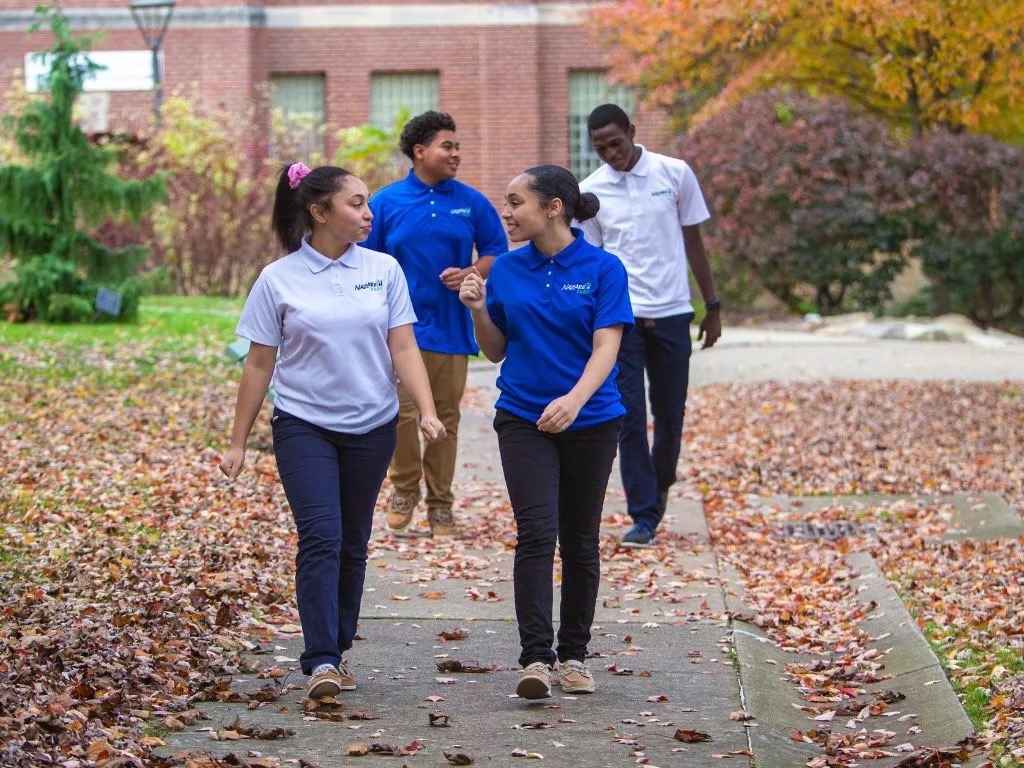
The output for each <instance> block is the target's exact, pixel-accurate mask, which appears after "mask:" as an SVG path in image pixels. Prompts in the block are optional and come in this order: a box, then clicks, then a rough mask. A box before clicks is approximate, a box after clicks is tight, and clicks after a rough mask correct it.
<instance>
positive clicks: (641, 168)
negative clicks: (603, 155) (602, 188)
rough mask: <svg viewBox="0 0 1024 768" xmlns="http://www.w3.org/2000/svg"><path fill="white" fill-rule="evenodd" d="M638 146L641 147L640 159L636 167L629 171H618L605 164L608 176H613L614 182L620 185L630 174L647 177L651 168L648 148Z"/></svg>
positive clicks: (641, 145)
mask: <svg viewBox="0 0 1024 768" xmlns="http://www.w3.org/2000/svg"><path fill="white" fill-rule="evenodd" d="M636 146H638V147H640V159H639V160H637V161H636V165H634V166H633V167H632V168H630V169H629V170H628V171H617V170H615V169H614V168H612V167H611V166H610V165H608V164H607V163H606V164H605V166H606V167H607V168H608V175H609V176H611V178H612V181H614V182H616V183H618V182H620V181H622V180H623V179H624V178H626V176H627V175H628V174H633V175H634V176H646V175H647V174H648V172H649V171H650V168H651V164H650V162H649V160H648V152H647V147H645V146H644V145H643V144H636Z"/></svg>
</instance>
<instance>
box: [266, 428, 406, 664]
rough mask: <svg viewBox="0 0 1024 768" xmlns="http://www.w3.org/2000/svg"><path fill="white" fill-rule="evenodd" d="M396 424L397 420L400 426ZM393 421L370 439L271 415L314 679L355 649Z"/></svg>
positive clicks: (391, 445) (390, 450) (306, 661)
mask: <svg viewBox="0 0 1024 768" xmlns="http://www.w3.org/2000/svg"><path fill="white" fill-rule="evenodd" d="M396 421H397V420H396ZM396 421H391V422H389V423H388V424H385V425H384V426H381V427H378V428H377V429H374V430H372V431H370V432H368V433H366V434H365V435H349V434H343V433H340V432H331V431H330V430H327V429H322V428H321V427H317V426H315V425H313V424H310V423H309V422H306V421H303V420H302V419H299V418H296V417H295V416H292V415H290V414H287V413H285V412H284V411H281V410H277V409H275V410H274V415H273V418H272V419H271V424H272V426H273V432H274V455H275V456H276V457H277V471H278V473H279V474H280V476H281V484H282V485H283V486H284V493H285V496H287V497H288V505H289V506H290V507H291V510H292V518H293V519H294V520H295V528H296V530H297V532H298V536H299V548H298V553H297V554H296V556H295V595H296V598H297V600H298V604H299V619H300V620H301V622H302V635H303V640H304V641H305V650H304V651H303V653H302V656H301V657H300V658H299V663H300V665H301V666H302V671H303V672H305V673H306V674H307V675H308V674H310V673H311V672H312V671H313V670H314V669H315V668H316V667H317V666H318V665H320V664H337V663H338V662H339V661H341V657H342V655H343V654H344V653H345V651H347V650H348V649H349V648H351V647H352V640H353V638H354V637H355V634H356V625H357V624H358V623H359V605H360V602H361V600H362V597H363V580H364V577H365V575H366V547H367V544H368V543H369V541H370V529H371V527H372V525H373V508H374V505H375V504H376V503H377V494H378V493H379V492H380V487H381V484H382V483H383V482H384V475H385V474H386V473H387V470H388V464H389V463H390V461H391V454H392V453H394V450H395V435H396Z"/></svg>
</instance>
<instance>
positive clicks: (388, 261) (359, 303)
mask: <svg viewBox="0 0 1024 768" xmlns="http://www.w3.org/2000/svg"><path fill="white" fill-rule="evenodd" d="M415 322H416V315H415V313H414V312H413V308H412V302H411V301H410V299H409V288H408V286H407V285H406V282H405V275H404V274H403V273H402V269H401V267H399V266H398V262H397V261H395V260H394V259H393V258H392V257H391V256H388V255H387V254H384V253H378V252H377V251H371V250H369V249H367V248H363V247H361V246H359V245H355V244H353V245H352V246H350V247H349V249H348V250H347V251H345V253H343V254H342V255H341V257H340V258H338V259H328V258H327V257H326V256H324V255H323V254H321V253H319V252H318V251H316V250H314V249H313V248H312V247H311V246H310V245H309V241H308V239H304V240H303V242H302V245H301V246H300V248H299V250H297V251H295V252H294V253H290V254H288V255H287V256H285V257H283V258H281V259H278V260H277V261H275V262H273V263H272V264H268V265H267V266H266V267H264V269H263V271H262V272H261V273H260V276H259V277H258V278H257V279H256V283H255V284H254V285H253V287H252V290H251V291H250V292H249V297H248V298H247V299H246V301H245V307H244V308H243V309H242V317H241V319H240V320H239V321H238V327H237V328H236V330H235V333H237V334H238V335H239V336H241V337H242V338H245V339H249V341H253V342H256V343H257V344H266V345H267V346H271V347H279V349H280V354H279V357H278V360H277V367H276V368H275V369H274V390H275V391H276V393H277V396H276V399H275V401H274V402H275V405H276V406H277V407H278V408H280V409H281V410H282V411H285V412H286V413H289V414H291V415H292V416H296V417H298V418H300V419H303V420H304V421H308V422H310V423H311V424H316V425H317V426H319V427H323V428H325V429H329V430H332V431H334V432H345V433H349V434H365V433H366V432H369V431H370V430H372V429H375V428H376V427H379V426H381V425H383V424H386V423H387V422H388V421H390V420H391V419H393V418H394V417H395V415H396V414H397V413H398V395H397V393H396V389H395V386H396V384H395V370H394V365H393V364H392V361H391V353H390V352H389V350H388V346H387V338H388V331H389V330H390V329H392V328H394V327H396V326H399V325H408V324H410V323H415Z"/></svg>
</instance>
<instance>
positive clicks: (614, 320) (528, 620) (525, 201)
mask: <svg viewBox="0 0 1024 768" xmlns="http://www.w3.org/2000/svg"><path fill="white" fill-rule="evenodd" d="M599 206H600V204H599V202H598V199H597V198H596V197H595V196H594V195H591V194H584V195H581V194H580V189H579V185H578V184H577V183H576V178H575V177H574V176H573V175H572V174H571V173H570V172H569V171H567V170H566V169H565V168H561V167H559V166H554V165H543V166H538V167H536V168H530V169H529V170H527V171H525V172H524V173H522V174H521V175H519V176H517V177H516V178H514V179H513V180H512V181H511V183H509V185H508V189H507V190H506V193H505V205H504V209H503V211H502V220H503V221H504V224H505V229H506V230H507V231H508V234H509V239H510V240H513V241H518V242H523V241H527V240H528V241H529V243H528V244H527V245H525V246H524V247H522V248H519V249H517V250H514V251H510V252H509V253H506V254H504V255H502V256H499V257H498V258H497V259H496V260H495V261H494V264H493V266H492V267H491V273H490V276H489V277H488V279H487V283H486V289H485V287H484V281H483V279H482V278H481V277H480V275H479V274H470V275H469V276H467V277H466V278H465V280H464V281H463V283H462V286H461V288H460V291H459V298H460V299H461V300H462V302H463V303H464V304H465V305H466V306H468V307H469V309H470V311H471V313H472V317H473V327H474V332H475V334H476V340H477V343H478V344H479V345H480V349H481V350H482V351H483V353H484V354H485V355H486V356H487V358H488V359H489V360H492V361H494V362H498V361H504V363H503V364H502V367H501V373H500V375H499V376H498V382H497V383H498V389H499V390H500V391H501V394H500V396H499V397H498V401H497V403H496V404H495V407H496V409H497V415H496V416H495V419H494V429H495V431H496V432H497V433H498V446H499V449H500V453H501V464H502V469H503V471H504V474H505V483H506V485H507V486H508V495H509V500H510V501H511V503H512V510H513V513H514V514H515V519H516V532H517V535H516V552H515V561H514V566H513V581H514V585H515V603H516V619H517V621H518V623H519V640H520V645H521V646H522V650H521V652H520V656H519V663H520V664H521V665H522V667H523V671H522V672H521V673H520V676H519V681H518V684H517V687H516V693H518V694H519V695H520V696H522V697H523V698H527V699H539V698H546V697H548V696H550V695H551V676H552V672H553V670H552V667H553V665H554V664H555V662H556V661H557V662H558V670H557V675H558V678H559V681H560V683H561V686H562V691H563V692H564V693H592V692H593V691H594V688H595V686H594V679H593V677H592V676H591V674H590V670H589V669H588V668H587V665H586V658H587V644H588V643H589V642H590V627H591V624H592V623H593V619H594V609H595V606H596V603H597V591H598V584H599V582H600V578H601V567H600V552H599V535H600V527H601V512H602V509H603V507H604V494H605V489H606V487H607V485H608V475H609V473H610V472H611V467H612V460H613V459H614V458H615V450H616V436H617V433H618V429H619V422H620V421H621V419H622V415H623V414H624V413H625V408H624V407H623V405H622V401H621V398H620V396H619V391H618V389H617V388H616V385H615V359H616V355H617V353H618V349H619V341H620V340H621V338H622V333H623V329H625V328H628V327H629V326H630V325H631V324H632V322H633V311H632V308H631V307H630V303H629V293H628V290H627V287H626V270H625V268H624V267H623V266H622V263H621V262H620V261H619V260H618V259H617V258H615V257H614V256H613V255H612V254H610V253H608V252H607V251H603V250H601V249H600V248H597V247H595V246H593V245H590V244H589V243H588V242H587V241H586V240H584V239H583V234H582V232H580V230H578V229H573V228H570V226H569V222H570V221H572V219H573V218H574V217H575V218H576V219H577V220H579V221H583V220H586V219H588V218H590V217H592V216H593V215H594V214H595V213H596V212H597V210H598V208H599ZM556 541H557V543H558V549H559V553H560V555H561V559H562V599H561V607H560V623H559V625H558V637H557V646H556V647H554V648H553V647H552V646H553V645H554V643H555V639H556V638H555V634H554V631H553V627H552V615H551V614H552V604H553V591H554V590H553V586H552V581H553V571H554V555H555V544H556Z"/></svg>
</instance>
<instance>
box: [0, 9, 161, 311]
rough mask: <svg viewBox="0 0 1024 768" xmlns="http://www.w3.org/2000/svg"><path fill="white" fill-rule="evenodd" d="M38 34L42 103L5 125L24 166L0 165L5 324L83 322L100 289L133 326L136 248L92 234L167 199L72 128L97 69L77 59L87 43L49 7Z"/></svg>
mask: <svg viewBox="0 0 1024 768" xmlns="http://www.w3.org/2000/svg"><path fill="white" fill-rule="evenodd" d="M37 13H39V14H40V17H41V18H40V19H39V21H37V22H36V23H35V24H34V25H33V27H32V31H36V30H38V29H39V27H41V26H42V25H44V24H47V23H48V24H49V27H50V29H51V31H52V32H53V37H54V42H53V47H52V48H51V49H50V50H49V52H48V54H47V63H48V64H49V73H48V75H47V78H46V86H47V90H48V91H49V98H48V99H37V100H33V101H31V102H30V103H29V104H27V105H26V106H25V108H24V109H23V110H22V111H21V114H18V115H9V116H6V117H5V118H4V121H3V123H4V129H5V130H6V131H9V132H13V136H14V140H15V143H16V144H17V146H18V149H19V150H20V153H21V155H22V156H23V157H24V158H25V161H24V162H23V163H20V164H10V165H6V166H2V167H0V254H7V255H8V256H10V257H13V259H14V263H15V271H14V273H15V279H14V281H13V282H10V283H7V284H5V285H0V305H2V306H3V308H4V311H5V313H6V315H7V317H8V319H9V320H33V319H42V320H47V321H51V322H66V321H78V322H81V321H85V320H89V319H91V318H92V317H93V316H94V315H95V314H96V313H94V310H93V300H94V298H95V296H96V291H97V288H99V287H105V288H108V289H110V290H114V291H117V292H118V293H120V294H121V314H120V316H119V318H118V319H121V320H133V319H135V317H136V316H137V312H138V298H139V294H140V286H139V284H138V281H137V279H135V278H133V277H132V275H133V273H134V271H135V268H136V267H137V266H138V264H139V262H140V261H141V260H142V258H143V257H144V251H143V249H142V248H141V247H138V246H133V247H130V248H127V249H123V250H119V251H112V250H110V249H108V248H106V247H104V246H103V244H102V243H100V242H98V241H97V240H96V239H95V238H94V237H92V236H91V235H90V234H89V231H90V230H94V229H95V228H96V227H97V226H99V225H101V224H103V223H105V222H107V221H110V220H112V219H127V220H130V221H131V222H132V223H135V224H137V223H138V222H139V220H140V219H141V218H142V216H143V215H144V214H145V213H146V211H147V210H148V209H149V207H150V206H151V205H152V204H153V203H154V202H156V201H157V200H159V199H161V198H162V197H163V196H164V183H163V179H162V178H160V177H158V176H156V177H153V178H150V179H147V180H144V181H133V180H126V179H121V178H120V177H118V176H117V175H116V174H115V173H114V172H112V170H111V169H112V168H113V167H114V161H115V159H116V151H115V150H114V149H112V148H111V147H108V146H101V145H97V144H93V143H91V142H90V141H89V138H88V137H87V136H86V135H85V133H84V132H83V131H82V129H81V128H80V127H79V126H78V125H76V124H75V122H74V120H73V115H72V111H73V107H74V103H75V98H76V97H77V96H78V94H79V93H81V92H82V90H83V84H84V82H85V80H86V78H87V77H88V76H89V75H90V74H91V73H92V72H94V71H95V70H96V69H97V68H98V67H97V65H95V64H94V63H93V62H92V61H91V60H90V59H89V58H88V56H87V55H86V54H85V53H84V51H87V50H88V49H89V47H90V45H91V39H90V38H88V37H84V36H73V35H72V34H71V30H70V26H69V24H68V20H67V17H66V16H64V15H63V14H62V13H61V12H60V10H59V9H58V8H57V7H56V6H50V7H40V8H38V9H37Z"/></svg>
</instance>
